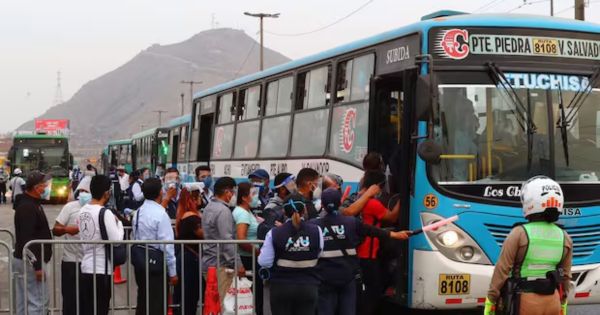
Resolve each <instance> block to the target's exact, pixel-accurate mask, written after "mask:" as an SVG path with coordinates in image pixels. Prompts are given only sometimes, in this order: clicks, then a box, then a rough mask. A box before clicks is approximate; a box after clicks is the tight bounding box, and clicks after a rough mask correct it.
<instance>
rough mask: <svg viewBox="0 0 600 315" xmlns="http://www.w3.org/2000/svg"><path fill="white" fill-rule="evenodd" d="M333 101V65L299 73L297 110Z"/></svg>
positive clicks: (321, 105)
mask: <svg viewBox="0 0 600 315" xmlns="http://www.w3.org/2000/svg"><path fill="white" fill-rule="evenodd" d="M330 101H331V65H328V66H324V67H320V68H317V69H314V70H310V71H309V72H303V73H300V74H298V84H297V86H296V110H302V109H309V108H317V107H323V106H327V105H329V103H330Z"/></svg>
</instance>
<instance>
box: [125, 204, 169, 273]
mask: <svg viewBox="0 0 600 315" xmlns="http://www.w3.org/2000/svg"><path fill="white" fill-rule="evenodd" d="M140 211H142V208H139V209H138V210H137V212H136V214H135V215H136V218H135V234H136V235H135V236H134V239H138V238H137V232H138V228H139V224H140ZM146 251H147V252H148V256H146ZM131 264H133V266H134V267H136V268H144V269H145V268H146V266H148V273H153V274H157V273H162V272H163V269H164V253H163V251H162V250H160V249H157V248H154V247H152V246H149V245H133V246H131Z"/></svg>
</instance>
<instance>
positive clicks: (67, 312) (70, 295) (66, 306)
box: [60, 261, 81, 315]
mask: <svg viewBox="0 0 600 315" xmlns="http://www.w3.org/2000/svg"><path fill="white" fill-rule="evenodd" d="M80 266H81V264H80V263H76V262H69V261H63V262H62V264H61V265H60V276H61V278H60V281H61V282H60V284H61V293H62V305H63V314H64V315H76V314H77V294H76V293H77V277H79V286H80V287H81V272H80V271H79V270H80V269H79V268H80ZM79 303H80V304H81V301H80V302H79Z"/></svg>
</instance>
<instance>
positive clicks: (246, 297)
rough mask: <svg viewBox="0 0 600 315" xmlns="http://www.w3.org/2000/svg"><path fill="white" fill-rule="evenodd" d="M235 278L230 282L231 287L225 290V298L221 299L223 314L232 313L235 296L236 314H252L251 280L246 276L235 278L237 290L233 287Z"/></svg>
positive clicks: (233, 311)
mask: <svg viewBox="0 0 600 315" xmlns="http://www.w3.org/2000/svg"><path fill="white" fill-rule="evenodd" d="M235 285H236V283H235V279H234V280H233V281H232V282H231V287H229V290H227V294H226V295H225V299H224V300H223V307H224V308H225V309H224V311H223V315H234V314H236V312H235V306H236V305H235V303H236V302H235V300H236V296H237V309H238V312H237V314H238V315H252V314H254V302H253V300H254V296H253V295H252V281H250V280H248V279H246V278H238V279H237V290H236V288H235Z"/></svg>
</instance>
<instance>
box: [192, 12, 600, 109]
mask: <svg viewBox="0 0 600 315" xmlns="http://www.w3.org/2000/svg"><path fill="white" fill-rule="evenodd" d="M442 13H446V14H442ZM453 14H454V15H453ZM446 15H448V16H446ZM429 16H432V17H434V18H433V19H427V20H423V21H420V22H416V23H413V24H409V25H407V26H404V27H400V28H397V29H394V30H390V31H387V32H384V33H381V34H378V35H375V36H371V37H367V38H364V39H362V40H358V41H355V42H351V43H348V44H345V45H342V46H339V47H336V48H333V49H329V50H326V51H324V52H321V53H318V54H315V55H311V56H308V57H304V58H301V59H298V60H293V61H290V62H287V63H284V64H281V65H278V66H274V67H271V68H269V69H266V70H264V71H261V72H256V73H253V74H249V75H247V76H244V77H241V78H239V79H236V80H233V81H229V82H226V83H223V84H220V85H217V86H214V87H212V88H209V89H206V90H203V91H200V92H198V93H196V94H194V98H199V97H204V96H208V95H212V94H216V93H220V92H221V91H224V90H228V89H230V88H233V87H236V86H239V85H243V84H246V83H250V82H252V81H256V80H260V79H263V78H266V77H269V76H273V75H277V74H283V73H285V72H287V71H290V70H293V69H295V68H299V67H303V66H307V65H310V64H312V63H315V62H319V61H321V60H326V59H329V58H332V57H335V56H338V55H343V54H346V53H350V52H352V51H356V50H360V49H363V48H367V47H370V46H373V45H377V44H379V43H383V42H386V41H390V40H393V39H395V38H399V37H402V36H405V35H408V34H412V33H416V32H421V33H426V32H428V31H429V29H431V28H433V27H444V26H465V27H467V26H471V27H474V26H480V27H515V28H519V27H523V28H537V29H556V30H570V31H577V32H589V33H600V24H595V23H590V22H583V21H577V20H572V19H565V18H556V17H546V16H540V15H527V14H460V12H453V11H442V12H436V13H432V14H430V15H426V16H425V17H424V18H428V17H429ZM438 16H442V17H439V18H438ZM422 49H423V50H422V51H423V53H426V52H427V51H428V47H427V41H425V42H424V43H423V47H422Z"/></svg>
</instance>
